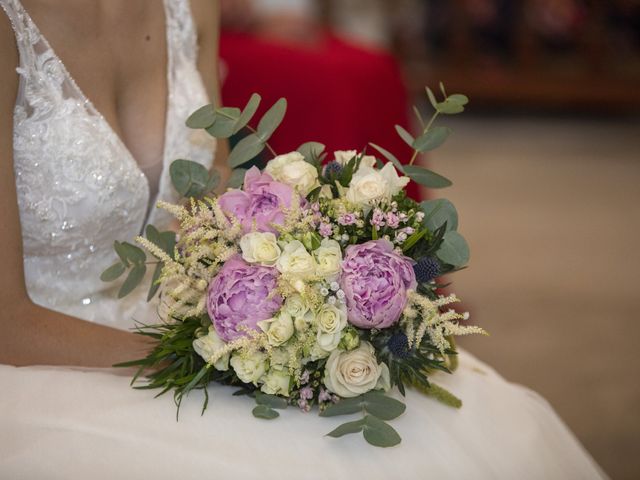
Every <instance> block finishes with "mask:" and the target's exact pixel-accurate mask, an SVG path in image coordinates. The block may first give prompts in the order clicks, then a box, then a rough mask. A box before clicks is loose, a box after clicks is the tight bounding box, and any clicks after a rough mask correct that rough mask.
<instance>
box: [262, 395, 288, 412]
mask: <svg viewBox="0 0 640 480" xmlns="http://www.w3.org/2000/svg"><path fill="white" fill-rule="evenodd" d="M256 403H257V404H258V405H266V406H267V407H271V408H279V409H284V408H287V400H286V399H284V398H282V397H278V396H277V395H267V394H266V393H262V392H256Z"/></svg>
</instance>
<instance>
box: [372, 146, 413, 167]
mask: <svg viewBox="0 0 640 480" xmlns="http://www.w3.org/2000/svg"><path fill="white" fill-rule="evenodd" d="M369 145H371V146H372V147H373V148H375V149H376V150H378V151H379V152H380V153H381V154H382V155H383V156H384V158H386V159H387V160H389V161H390V162H391V163H392V164H393V166H394V167H396V169H397V170H398V171H399V172H401V173H405V170H404V169H405V166H403V165H402V163H400V160H398V159H397V158H396V156H395V155H394V154H393V153H391V152H389V151H388V150H385V149H384V148H382V147H380V146H379V145H376V144H375V143H369Z"/></svg>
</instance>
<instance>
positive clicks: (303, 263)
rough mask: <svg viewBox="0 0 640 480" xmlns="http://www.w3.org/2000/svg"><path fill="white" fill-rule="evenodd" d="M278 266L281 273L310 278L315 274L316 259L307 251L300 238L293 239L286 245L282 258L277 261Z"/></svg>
mask: <svg viewBox="0 0 640 480" xmlns="http://www.w3.org/2000/svg"><path fill="white" fill-rule="evenodd" d="M276 268H277V269H278V271H279V272H280V273H284V274H288V275H292V276H297V277H300V278H310V277H312V276H313V275H315V272H316V261H315V260H314V259H313V257H312V256H311V254H310V253H309V252H307V249H306V248H304V245H303V244H302V242H300V241H299V240H293V241H291V242H289V243H287V244H286V245H285V246H284V249H283V252H282V254H281V255H280V258H279V259H278V261H277V262H276Z"/></svg>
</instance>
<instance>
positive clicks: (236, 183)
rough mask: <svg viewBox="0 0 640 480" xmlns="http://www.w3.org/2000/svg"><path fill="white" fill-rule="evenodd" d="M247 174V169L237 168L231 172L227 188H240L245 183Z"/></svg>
mask: <svg viewBox="0 0 640 480" xmlns="http://www.w3.org/2000/svg"><path fill="white" fill-rule="evenodd" d="M245 173H247V169H246V168H235V169H233V170H232V171H231V175H230V176H229V180H228V181H227V186H228V187H229V188H240V187H241V186H242V184H243V183H244V174H245Z"/></svg>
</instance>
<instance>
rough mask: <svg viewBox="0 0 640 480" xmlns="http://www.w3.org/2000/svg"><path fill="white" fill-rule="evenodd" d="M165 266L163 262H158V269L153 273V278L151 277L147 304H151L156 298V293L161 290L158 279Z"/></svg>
mask: <svg viewBox="0 0 640 480" xmlns="http://www.w3.org/2000/svg"><path fill="white" fill-rule="evenodd" d="M163 266H164V263H162V262H158V263H157V264H156V268H155V270H154V271H153V277H151V285H150V286H149V293H148V294H147V302H150V301H151V299H152V298H153V297H155V296H156V293H158V289H159V288H160V283H159V282H158V279H159V278H160V275H161V274H162V267H163Z"/></svg>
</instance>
